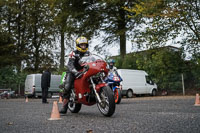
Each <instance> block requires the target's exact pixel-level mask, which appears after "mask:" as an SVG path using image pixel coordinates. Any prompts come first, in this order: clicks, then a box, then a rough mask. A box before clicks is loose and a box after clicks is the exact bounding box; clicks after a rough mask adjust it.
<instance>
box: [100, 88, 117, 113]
mask: <svg viewBox="0 0 200 133" xmlns="http://www.w3.org/2000/svg"><path fill="white" fill-rule="evenodd" d="M99 97H100V99H101V103H97V107H98V108H99V111H100V112H101V113H102V114H103V115H104V116H107V117H110V116H112V115H113V114H114V112H115V99H114V95H113V91H112V90H111V89H110V87H109V86H104V87H102V88H101V91H100V93H99Z"/></svg>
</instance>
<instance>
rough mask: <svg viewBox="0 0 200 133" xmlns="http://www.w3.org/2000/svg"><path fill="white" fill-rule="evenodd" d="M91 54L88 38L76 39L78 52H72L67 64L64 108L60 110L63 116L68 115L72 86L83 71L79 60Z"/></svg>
mask: <svg viewBox="0 0 200 133" xmlns="http://www.w3.org/2000/svg"><path fill="white" fill-rule="evenodd" d="M89 55H90V52H89V51H88V39H87V38H86V37H83V36H81V37H79V38H78V39H76V50H74V51H72V52H71V53H70V54H69V61H68V64H67V73H66V77H65V83H64V91H63V107H62V109H61V110H60V113H61V114H66V113H67V109H68V101H69V97H70V95H69V94H70V90H71V89H72V84H73V83H74V80H75V77H77V76H78V75H79V74H80V72H79V70H81V69H82V67H81V66H80V64H79V63H78V62H79V60H80V59H81V58H82V57H83V56H89Z"/></svg>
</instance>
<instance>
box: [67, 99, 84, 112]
mask: <svg viewBox="0 0 200 133" xmlns="http://www.w3.org/2000/svg"><path fill="white" fill-rule="evenodd" d="M81 107H82V104H81V103H75V102H73V101H69V103H68V108H69V110H70V112H72V113H78V112H79V111H80V110H81Z"/></svg>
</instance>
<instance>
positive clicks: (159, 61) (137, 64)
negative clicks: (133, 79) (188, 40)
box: [116, 48, 185, 90]
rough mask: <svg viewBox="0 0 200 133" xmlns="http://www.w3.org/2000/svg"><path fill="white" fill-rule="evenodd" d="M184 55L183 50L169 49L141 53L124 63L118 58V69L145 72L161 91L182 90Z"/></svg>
mask: <svg viewBox="0 0 200 133" xmlns="http://www.w3.org/2000/svg"><path fill="white" fill-rule="evenodd" d="M182 54H183V51H181V50H179V51H177V52H175V51H173V50H171V49H168V48H163V49H154V50H148V51H141V52H137V53H132V54H128V55H126V56H125V57H124V60H123V61H122V60H120V58H119V57H116V67H117V68H123V69H139V70H145V71H146V72H147V73H148V74H149V75H150V76H151V77H152V79H153V81H154V82H155V83H157V85H158V87H159V88H160V89H168V90H172V89H181V74H182V73H183V70H185V64H184V60H183V58H182ZM119 64H121V65H119Z"/></svg>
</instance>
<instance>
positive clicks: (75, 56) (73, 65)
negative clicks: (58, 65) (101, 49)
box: [67, 50, 90, 73]
mask: <svg viewBox="0 0 200 133" xmlns="http://www.w3.org/2000/svg"><path fill="white" fill-rule="evenodd" d="M89 55H90V52H89V51H87V52H85V53H82V52H80V51H78V50H74V51H72V52H71V53H70V54H69V61H68V64H67V71H68V72H72V73H76V72H77V71H79V70H81V69H82V67H81V65H80V64H79V60H80V59H81V58H82V57H83V56H89Z"/></svg>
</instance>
